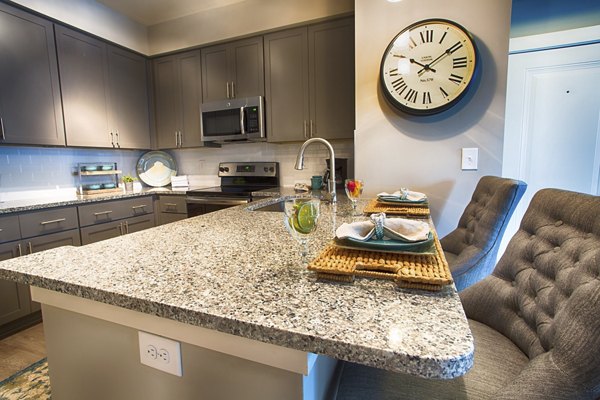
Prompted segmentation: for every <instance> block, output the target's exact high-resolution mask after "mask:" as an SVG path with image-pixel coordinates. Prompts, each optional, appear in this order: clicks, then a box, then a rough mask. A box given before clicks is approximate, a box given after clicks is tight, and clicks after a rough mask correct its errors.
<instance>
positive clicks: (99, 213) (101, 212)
mask: <svg viewBox="0 0 600 400" xmlns="http://www.w3.org/2000/svg"><path fill="white" fill-rule="evenodd" d="M110 213H112V211H100V212H95V213H94V215H95V216H96V217H97V216H99V215H107V214H110Z"/></svg>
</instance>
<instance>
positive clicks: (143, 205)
mask: <svg viewBox="0 0 600 400" xmlns="http://www.w3.org/2000/svg"><path fill="white" fill-rule="evenodd" d="M144 207H148V206H147V205H145V204H142V205H141V206H131V209H132V210H137V209H138V208H144Z"/></svg>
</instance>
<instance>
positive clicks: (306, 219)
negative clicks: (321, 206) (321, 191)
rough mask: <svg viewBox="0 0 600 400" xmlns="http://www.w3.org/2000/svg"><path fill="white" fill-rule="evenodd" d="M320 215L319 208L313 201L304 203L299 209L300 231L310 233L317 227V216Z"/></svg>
mask: <svg viewBox="0 0 600 400" xmlns="http://www.w3.org/2000/svg"><path fill="white" fill-rule="evenodd" d="M318 217H319V214H318V209H317V207H315V206H314V205H313V204H312V203H304V204H302V206H300V209H299V210H298V215H297V219H298V226H299V228H300V230H299V232H302V233H310V232H312V231H313V229H315V225H316V223H317V218H318ZM294 222H295V221H294Z"/></svg>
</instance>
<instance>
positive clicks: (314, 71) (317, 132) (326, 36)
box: [308, 19, 355, 139]
mask: <svg viewBox="0 0 600 400" xmlns="http://www.w3.org/2000/svg"><path fill="white" fill-rule="evenodd" d="M308 47H309V77H310V94H311V96H310V115H311V124H312V126H311V127H310V132H311V136H315V137H321V138H325V139H344V138H353V137H354V125H355V123H354V120H355V118H354V92H355V91H354V22H353V20H352V19H343V20H338V21H334V22H328V23H323V24H318V25H313V26H310V27H309V28H308Z"/></svg>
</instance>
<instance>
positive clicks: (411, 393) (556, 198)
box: [337, 189, 600, 400]
mask: <svg viewBox="0 0 600 400" xmlns="http://www.w3.org/2000/svg"><path fill="white" fill-rule="evenodd" d="M599 275H600V198H599V197H598V196H591V195H586V194H580V193H573V192H567V191H563V190H558V189H544V190H541V191H539V192H538V193H536V195H535V196H534V198H533V200H532V201H531V203H530V205H529V208H528V209H527V212H526V213H525V216H524V217H523V220H522V221H521V226H520V228H519V231H518V232H517V233H516V234H515V235H514V236H513V238H512V239H511V241H510V243H509V244H508V248H507V249H506V252H505V253H504V255H503V256H502V258H501V259H500V261H499V262H498V265H497V266H496V269H495V270H494V272H493V273H492V275H490V276H488V277H487V278H485V279H484V280H482V281H481V282H478V283H476V284H475V285H473V286H471V287H469V288H468V289H466V290H464V291H463V292H462V293H461V294H460V296H461V300H462V302H463V306H464V308H465V312H466V315H467V317H468V318H469V324H470V326H471V332H472V333H473V337H474V339H475V362H474V366H473V368H472V369H471V370H470V371H469V372H467V374H466V375H464V376H463V377H460V378H458V379H454V380H450V381H434V380H425V379H421V378H415V377H411V376H407V375H400V374H394V373H390V372H386V371H382V370H378V369H375V368H369V367H364V366H359V365H357V364H351V363H345V365H344V370H343V375H342V380H341V383H340V386H339V389H338V396H337V399H338V400H349V399H369V400H381V399H495V400H496V399H500V400H502V399H515V400H525V399H527V400H542V399H543V400H547V399H582V400H586V399H598V398H600V278H599Z"/></svg>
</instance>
